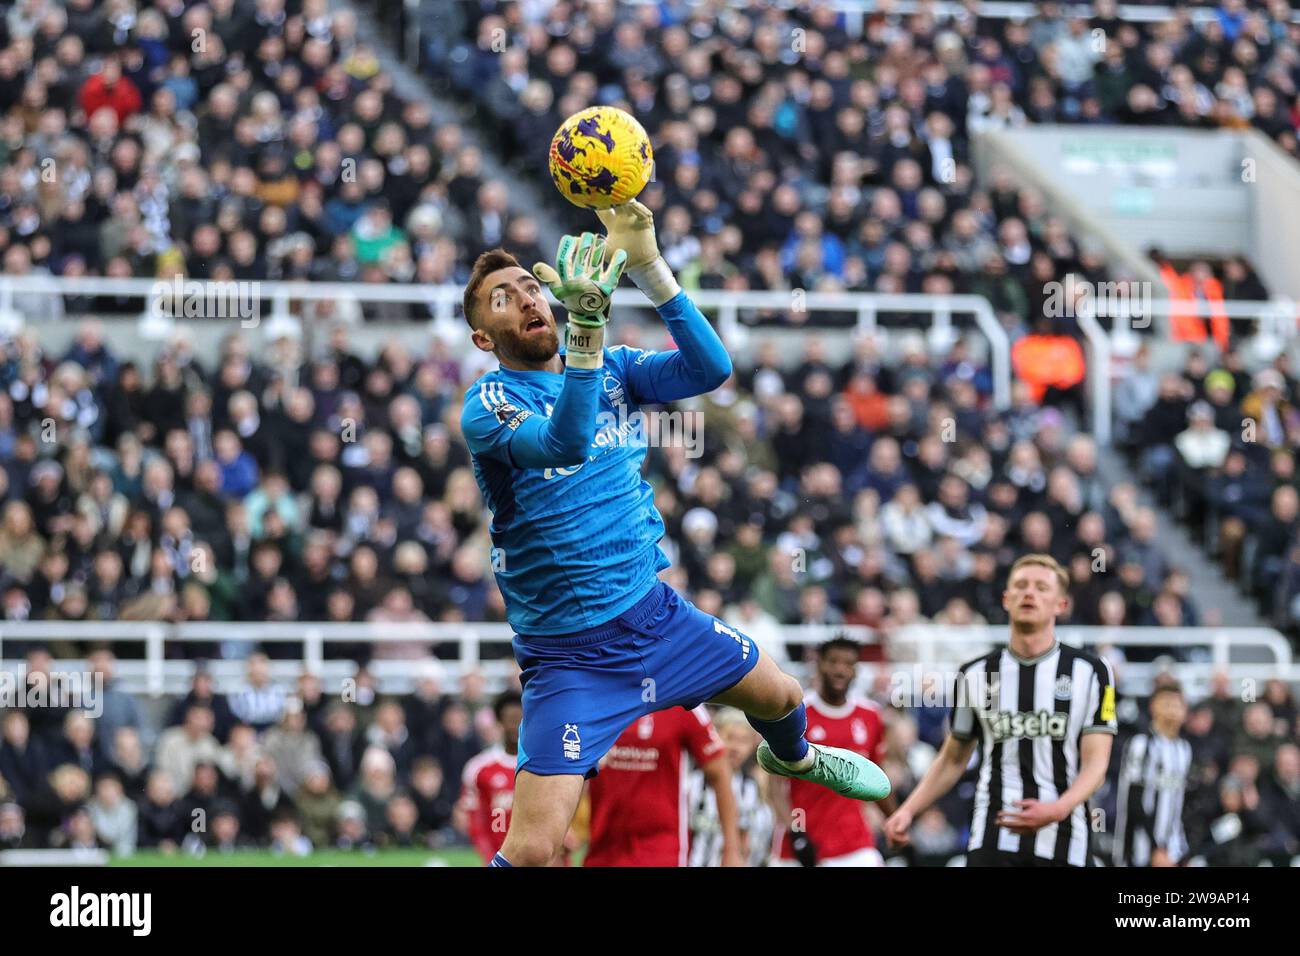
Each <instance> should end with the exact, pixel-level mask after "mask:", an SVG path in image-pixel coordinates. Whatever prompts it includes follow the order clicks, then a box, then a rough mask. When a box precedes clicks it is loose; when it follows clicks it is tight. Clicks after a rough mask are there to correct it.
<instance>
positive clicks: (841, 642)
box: [817, 634, 862, 661]
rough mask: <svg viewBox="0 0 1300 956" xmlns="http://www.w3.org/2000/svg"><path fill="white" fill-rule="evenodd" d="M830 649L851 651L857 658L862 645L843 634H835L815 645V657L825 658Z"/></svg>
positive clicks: (860, 653)
mask: <svg viewBox="0 0 1300 956" xmlns="http://www.w3.org/2000/svg"><path fill="white" fill-rule="evenodd" d="M831 651H852V652H853V656H854V657H855V658H857V657H861V656H862V645H861V644H859V643H858V642H857V641H855V640H853V639H852V638H850V637H845V636H844V635H843V634H836V635H835V636H834V637H832V638H831V639H830V640H829V641H823V642H822V643H821V644H818V645H817V659H818V660H819V661H824V660H826V655H828V654H829V653H830V652H831Z"/></svg>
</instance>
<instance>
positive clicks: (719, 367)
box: [596, 200, 731, 402]
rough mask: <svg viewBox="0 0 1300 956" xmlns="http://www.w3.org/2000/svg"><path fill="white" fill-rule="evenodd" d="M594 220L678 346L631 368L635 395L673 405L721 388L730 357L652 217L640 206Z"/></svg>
mask: <svg viewBox="0 0 1300 956" xmlns="http://www.w3.org/2000/svg"><path fill="white" fill-rule="evenodd" d="M596 215H597V216H599V217H600V221H601V222H602V223H604V225H605V230H606V232H607V233H608V239H607V246H608V249H609V250H610V251H611V252H613V253H614V254H615V255H617V254H618V253H620V252H621V253H626V256H627V264H626V271H627V274H628V276H629V277H630V278H631V279H632V281H633V282H634V283H636V286H637V288H638V289H640V290H641V291H642V292H644V293H645V295H646V298H648V299H649V300H650V302H651V304H652V305H653V306H654V307H655V309H656V310H657V311H658V313H659V315H660V316H661V317H662V318H663V320H664V322H665V323H667V325H668V331H669V332H671V333H672V336H673V341H674V342H676V343H677V349H676V350H675V351H672V352H662V353H656V354H654V355H652V356H650V358H649V359H647V360H646V361H644V362H641V363H639V364H636V365H630V366H629V368H628V372H629V376H630V377H631V379H632V381H631V382H630V384H631V385H632V388H633V391H634V392H635V393H636V394H637V395H638V396H639V397H640V398H641V399H642V400H643V401H651V402H671V401H676V400H677V399H681V398H690V397H691V396H692V395H701V394H703V393H705V392H710V391H712V390H713V389H715V388H717V387H718V386H720V385H721V384H722V383H723V382H725V381H726V380H727V379H728V378H729V377H730V375H731V356H729V355H728V354H727V349H726V347H725V346H724V345H723V344H722V339H720V338H718V333H717V332H715V331H714V330H713V326H711V325H710V324H709V321H708V319H706V318H705V317H704V315H703V314H702V313H701V312H700V310H699V309H698V308H696V307H695V303H694V302H692V301H691V300H690V298H689V297H688V296H687V295H686V293H685V292H683V291H682V287H681V286H680V285H678V284H677V279H676V277H675V276H674V275H673V272H672V270H671V269H670V268H668V263H667V262H665V261H664V258H663V256H661V255H660V254H659V245H658V243H657V242H656V241H655V226H654V215H653V214H652V213H651V212H650V210H649V209H647V208H646V207H645V206H644V205H642V204H641V203H639V202H637V201H636V200H632V201H631V202H628V203H624V204H623V205H621V206H614V207H613V208H611V209H598V210H596Z"/></svg>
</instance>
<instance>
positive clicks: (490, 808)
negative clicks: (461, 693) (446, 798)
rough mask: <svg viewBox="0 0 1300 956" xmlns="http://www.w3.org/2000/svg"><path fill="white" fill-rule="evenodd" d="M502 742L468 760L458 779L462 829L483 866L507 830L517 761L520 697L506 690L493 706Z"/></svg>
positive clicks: (501, 841)
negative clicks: (459, 779)
mask: <svg viewBox="0 0 1300 956" xmlns="http://www.w3.org/2000/svg"><path fill="white" fill-rule="evenodd" d="M492 710H493V713H494V714H495V715H496V719H497V724H498V725H499V726H500V728H501V742H500V743H497V744H493V745H492V746H491V747H488V748H487V749H486V750H484V751H482V752H481V753H479V754H476V755H475V756H473V757H471V758H470V760H469V762H468V763H467V764H465V771H464V773H463V774H462V776H461V790H460V805H459V806H458V807H457V810H458V811H460V812H461V813H462V814H463V815H464V820H465V830H466V833H467V835H468V836H469V839H470V842H471V843H473V844H474V849H476V850H478V853H479V856H481V857H483V862H484V863H490V862H492V857H494V856H496V853H497V851H498V850H500V849H501V844H502V843H504V842H505V840H506V831H507V830H508V829H509V827H510V810H511V807H512V806H513V805H514V796H515V762H516V761H517V760H518V758H519V721H520V719H521V718H522V717H523V705H522V703H521V701H520V698H519V695H518V694H516V693H514V692H513V691H506V692H505V693H504V694H502V695H501V696H500V697H498V698H497V699H496V702H495V703H494V704H493V706H492Z"/></svg>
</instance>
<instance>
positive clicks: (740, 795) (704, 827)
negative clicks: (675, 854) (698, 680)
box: [687, 707, 773, 866]
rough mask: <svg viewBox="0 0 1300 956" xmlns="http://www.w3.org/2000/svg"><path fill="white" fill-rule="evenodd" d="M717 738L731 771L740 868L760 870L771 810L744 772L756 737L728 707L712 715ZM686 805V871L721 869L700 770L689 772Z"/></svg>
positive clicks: (718, 839)
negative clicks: (742, 859)
mask: <svg viewBox="0 0 1300 956" xmlns="http://www.w3.org/2000/svg"><path fill="white" fill-rule="evenodd" d="M713 725H714V726H715V727H716V728H717V730H718V736H720V737H721V738H722V742H723V743H724V744H726V746H727V753H726V759H727V762H728V764H729V767H730V770H731V785H732V791H733V792H734V793H735V795H736V828H737V829H738V830H739V831H740V841H741V846H742V848H743V849H742V852H743V853H744V857H745V865H746V866H762V865H763V864H764V863H765V862H766V861H767V856H768V853H769V852H770V851H771V848H772V829H773V823H772V808H771V807H769V806H768V804H767V799H766V797H765V795H764V794H763V792H762V789H761V788H760V786H759V782H758V780H757V779H755V778H754V777H753V776H752V775H751V774H749V773H746V772H745V768H746V767H747V766H748V764H749V762H750V760H751V759H753V756H754V751H755V750H756V749H757V748H758V742H759V741H760V740H762V738H761V737H760V736H759V735H758V733H757V731H755V730H754V728H753V727H751V726H749V721H747V720H746V719H745V715H744V714H743V713H742V712H741V711H739V710H736V709H735V708H734V707H724V708H722V709H721V710H720V711H718V712H717V713H716V714H714V716H713ZM688 800H689V803H688V804H687V805H688V806H689V807H690V824H691V851H690V858H689V864H688V865H690V866H721V865H722V847H723V839H722V822H721V819H720V818H719V816H718V801H717V798H716V797H715V796H714V793H713V788H712V787H710V786H709V785H708V782H707V781H706V780H705V777H704V771H702V770H695V771H692V772H691V777H690V783H689V792H688Z"/></svg>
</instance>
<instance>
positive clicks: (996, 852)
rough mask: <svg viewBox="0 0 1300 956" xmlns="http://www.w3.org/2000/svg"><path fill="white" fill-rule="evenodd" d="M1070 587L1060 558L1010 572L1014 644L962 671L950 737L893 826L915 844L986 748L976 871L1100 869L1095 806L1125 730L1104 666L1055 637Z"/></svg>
mask: <svg viewBox="0 0 1300 956" xmlns="http://www.w3.org/2000/svg"><path fill="white" fill-rule="evenodd" d="M1068 589H1069V578H1068V577H1067V575H1066V572H1065V569H1064V568H1063V567H1061V565H1060V564H1059V563H1058V562H1057V561H1056V560H1055V559H1054V558H1052V557H1051V556H1049V555H1045V554H1028V555H1025V556H1024V557H1022V558H1020V559H1019V560H1018V561H1016V563H1015V564H1013V565H1012V566H1011V573H1010V575H1009V576H1008V578H1007V589H1006V590H1005V591H1003V592H1002V607H1003V608H1004V609H1006V611H1007V614H1008V616H1009V617H1010V619H1011V640H1010V642H1009V643H1008V644H1007V645H1006V646H1000V647H997V648H995V649H994V650H993V651H992V652H991V653H989V654H986V655H984V656H982V657H978V658H976V659H975V660H973V661H968V662H967V663H965V664H963V665H962V667H961V671H960V673H959V675H958V677H957V681H956V704H955V706H954V707H953V711H952V726H951V728H950V732H949V735H948V739H947V740H945V741H944V744H943V748H942V750H940V752H939V755H938V757H937V758H935V761H934V763H933V764H931V765H930V769H929V770H927V771H926V773H925V776H924V777H923V778H922V779H921V782H920V783H919V784H917V787H916V789H915V790H914V791H913V792H912V794H911V795H910V796H909V797H908V798H907V799H906V800H905V801H903V805H902V806H901V807H899V809H898V810H897V812H895V813H894V815H893V816H891V817H890V818H889V820H888V821H886V823H885V834H886V836H887V837H888V838H889V840H890V842H891V843H894V844H897V845H903V844H906V843H907V831H908V830H909V829H910V828H911V825H912V820H913V819H914V818H915V817H916V816H919V815H920V814H921V813H922V812H924V811H925V810H926V809H927V808H928V807H930V805H931V804H933V803H934V802H935V801H936V800H937V799H938V798H939V797H941V796H943V795H944V794H945V793H947V792H948V791H949V790H951V789H952V787H953V786H954V785H955V784H956V783H957V781H958V780H959V779H960V778H961V776H962V774H963V773H965V771H966V766H967V764H968V763H969V761H970V757H971V753H972V752H973V751H974V749H975V745H976V744H977V743H978V744H979V745H980V769H979V779H978V783H977V784H976V789H975V805H974V809H973V811H972V813H971V832H970V843H969V847H968V850H969V852H968V854H967V862H968V864H969V865H971V866H1089V865H1091V863H1092V853H1091V840H1090V833H1091V829H1090V826H1089V820H1088V815H1087V800H1088V798H1089V797H1090V796H1092V794H1093V793H1094V792H1096V790H1097V788H1098V787H1099V786H1101V783H1102V781H1103V780H1104V779H1105V776H1106V767H1107V764H1108V763H1109V761H1110V749H1111V742H1112V738H1113V736H1114V734H1115V732H1116V729H1117V727H1116V722H1115V687H1114V682H1113V678H1112V676H1111V672H1110V667H1109V665H1107V664H1106V663H1105V662H1104V661H1102V660H1101V659H1100V658H1098V657H1096V656H1094V655H1092V654H1087V653H1085V652H1083V651H1081V650H1078V649H1076V648H1073V647H1067V646H1065V645H1063V644H1060V643H1058V642H1057V640H1056V618H1057V616H1058V615H1060V614H1062V613H1063V612H1064V611H1065V609H1066V607H1067V605H1068V601H1069V590H1068Z"/></svg>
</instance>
